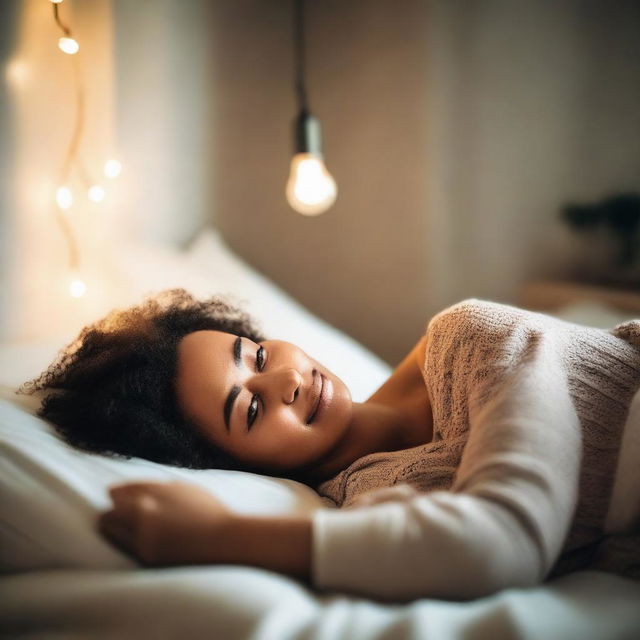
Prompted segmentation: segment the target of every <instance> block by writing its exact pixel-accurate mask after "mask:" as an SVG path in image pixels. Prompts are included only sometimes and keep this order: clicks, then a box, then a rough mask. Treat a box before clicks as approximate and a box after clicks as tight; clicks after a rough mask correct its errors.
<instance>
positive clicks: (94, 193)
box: [89, 184, 106, 202]
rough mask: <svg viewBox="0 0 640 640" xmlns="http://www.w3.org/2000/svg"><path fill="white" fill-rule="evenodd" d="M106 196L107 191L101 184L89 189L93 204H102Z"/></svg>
mask: <svg viewBox="0 0 640 640" xmlns="http://www.w3.org/2000/svg"><path fill="white" fill-rule="evenodd" d="M105 195H106V191H105V190H104V189H103V188H102V187H101V186H100V185H99V184H94V185H92V186H91V187H89V200H91V201H92V202H102V201H103V200H104V197H105Z"/></svg>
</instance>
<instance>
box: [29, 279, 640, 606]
mask: <svg viewBox="0 0 640 640" xmlns="http://www.w3.org/2000/svg"><path fill="white" fill-rule="evenodd" d="M639 386H640V322H630V323H625V324H623V325H619V326H618V327H617V328H616V329H613V330H611V331H610V332H607V331H604V330H599V329H590V328H586V327H581V326H578V325H574V324H569V323H565V322H562V321H560V320H556V319H553V318H550V317H548V316H545V315H542V314H537V313H532V312H528V311H523V310H520V309H517V308H514V307H510V306H506V305H500V304H496V303H491V302H484V301H479V300H467V301H464V302H462V303H460V304H458V305H455V306H453V307H450V308H448V309H446V310H444V311H442V312H441V313H439V314H438V315H436V316H435V317H434V318H432V319H431V321H430V322H429V324H428V327H427V330H426V333H425V334H424V335H423V336H421V337H420V339H419V340H418V342H417V343H416V345H415V347H414V348H413V349H412V350H411V352H410V353H409V354H408V355H407V356H406V357H405V358H404V360H403V361H402V362H401V363H400V364H399V365H398V367H397V368H396V369H395V371H394V372H393V374H392V375H391V377H390V378H389V379H388V380H387V381H386V382H385V383H384V384H383V385H382V386H381V387H380V388H379V389H378V390H377V391H376V392H375V393H374V394H373V395H372V396H371V397H370V398H369V399H368V400H367V401H366V402H364V403H356V402H352V400H351V396H350V393H349V390H348V389H347V387H346V386H345V384H344V383H343V382H342V381H341V380H340V379H339V378H337V377H336V376H335V375H334V374H333V373H331V371H329V370H328V369H326V368H325V367H324V366H323V365H322V364H321V363H320V362H317V361H316V360H313V359H312V358H310V357H309V356H307V355H306V354H305V353H304V352H303V351H302V350H301V349H299V348H298V347H296V346H295V345H293V344H290V343H288V342H282V341H278V340H265V339H264V338H263V336H261V335H260V333H259V331H258V330H257V329H256V328H255V326H254V325H253V323H252V321H251V319H250V318H248V317H247V316H246V315H245V314H243V313H242V312H240V311H239V310H237V309H235V308H233V307H231V306H229V305H227V304H226V303H224V302H223V301H221V300H220V299H209V300H202V301H198V300H196V299H194V298H193V297H192V296H191V295H190V294H189V293H187V292H186V291H184V290H182V289H175V290H169V291H165V292H163V293H162V294H160V295H158V296H156V297H152V298H149V299H147V300H146V301H145V302H144V303H142V304H141V305H139V306H136V307H132V308H130V309H127V310H116V311H114V312H112V313H111V314H109V315H108V316H107V317H106V318H104V319H103V320H101V321H99V322H97V323H95V324H93V325H91V326H89V327H86V328H85V329H83V331H82V332H81V334H80V336H79V337H78V338H77V340H76V341H75V342H74V343H73V344H71V345H69V347H67V349H66V350H64V351H63V352H61V355H60V356H59V358H58V360H57V361H56V362H54V363H53V364H52V365H51V366H50V367H49V369H48V370H47V371H45V372H44V373H43V374H42V375H41V376H40V377H39V378H38V379H37V380H35V381H32V382H30V383H27V384H25V385H23V391H27V392H33V391H35V390H43V391H45V397H44V399H43V403H42V407H41V409H40V415H42V416H43V417H45V418H48V419H50V420H51V421H52V422H54V423H55V424H56V426H57V428H58V429H59V431H60V432H61V433H62V434H63V435H64V436H65V438H66V439H67V440H68V441H69V442H70V443H72V444H74V445H76V446H78V447H81V448H83V449H86V450H90V451H94V452H102V453H117V454H123V455H126V456H139V457H143V458H147V459H150V460H154V461H157V462H161V463H166V464H172V465H180V466H187V467H192V468H219V469H239V470H245V471H253V472H256V473H262V474H267V475H272V476H281V477H288V478H293V479H296V480H299V481H301V482H304V483H305V484H307V485H309V486H311V487H313V488H314V489H316V490H317V491H318V492H319V493H320V494H321V495H323V496H325V497H327V498H330V499H331V500H333V501H334V502H335V503H336V505H337V506H339V507H343V509H320V510H318V511H316V512H314V513H313V514H312V515H310V516H304V517H302V516H286V517H285V516H278V517H273V516H271V517H266V516H247V515H241V514H238V513H235V512H232V511H230V510H229V509H228V508H227V507H226V506H225V505H223V504H222V503H221V502H219V501H217V500H216V499H215V498H214V497H213V496H212V495H211V494H209V493H207V492H205V491H204V490H202V489H200V488H197V487H195V486H191V485H187V484H180V483H174V484H159V483H151V482H149V483H140V482H138V483H135V484H126V485H121V486H117V487H114V488H112V490H111V498H112V500H113V508H112V509H111V510H110V511H108V512H107V513H105V514H103V515H102V517H101V518H100V521H99V528H100V531H101V532H102V533H103V534H104V535H105V536H107V537H108V538H109V539H110V540H111V541H112V542H113V543H115V544H116V545H117V546H118V547H120V548H121V549H123V550H125V551H126V552H128V553H130V554H132V555H134V556H135V557H137V558H138V559H139V560H140V561H141V562H142V563H143V564H145V565H150V566H162V565H175V564H187V563H189V564H191V563H194V564H230V563H231V564H245V565H252V566H257V567H262V568H265V569H269V570H273V571H277V572H281V573H285V574H289V575H292V576H296V577H298V578H301V579H304V580H307V581H308V582H309V583H310V584H312V585H313V586H314V587H316V588H325V589H340V590H348V591H352V592H355V593H357V594H359V595H366V596H372V597H376V598H379V599H391V600H396V599H406V598H417V597H447V598H472V597H478V596H482V595H486V594H489V593H492V592H494V591H496V590H498V589H501V588H505V587H510V586H525V585H533V584H536V583H538V582H541V581H543V580H544V579H545V578H548V577H550V576H555V575H559V574H561V573H564V572H567V571H571V570H575V569H579V568H585V567H590V568H599V569H603V570H610V571H615V572H618V573H624V574H625V575H630V576H634V577H640V571H639V570H638V560H639V559H640V558H639V556H640V553H638V552H637V549H638V545H637V542H638V537H637V536H638V506H639V503H640V499H639V497H638V496H637V495H635V496H620V495H618V494H619V491H617V490H616V486H615V485H617V484H618V483H617V482H616V483H614V479H615V478H616V470H617V472H618V477H619V476H620V475H621V474H625V473H626V474H628V473H630V472H631V473H633V472H634V469H635V467H637V463H636V464H635V465H632V466H633V467H634V469H631V470H630V469H629V468H626V469H623V468H622V467H623V466H624V465H622V464H620V465H618V464H617V463H618V460H622V456H620V455H619V454H620V451H621V443H622V442H623V432H625V421H626V419H627V414H628V412H629V406H630V403H631V400H632V396H633V394H634V392H635V391H636V390H637V389H638V387H639ZM632 428H634V429H638V428H639V427H637V426H636V427H632V425H630V424H627V427H626V432H629V431H630V430H631V429H632ZM625 436H626V433H625ZM624 441H625V442H626V437H625V440H624ZM636 441H637V436H636ZM636 486H637V485H636ZM630 500H632V501H633V502H630ZM351 507H360V508H356V509H354V508H351ZM362 507H367V508H362ZM634 536H635V537H634ZM634 542H635V544H634ZM634 554H635V556H634ZM634 562H635V565H634ZM634 567H635V568H634Z"/></svg>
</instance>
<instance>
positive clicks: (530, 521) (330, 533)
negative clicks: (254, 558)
mask: <svg viewBox="0 0 640 640" xmlns="http://www.w3.org/2000/svg"><path fill="white" fill-rule="evenodd" d="M523 353H524V355H523V357H522V359H521V360H520V361H519V362H518V364H517V366H516V367H515V368H514V369H513V371H512V373H511V375H509V376H507V377H506V378H504V379H503V380H502V381H501V384H500V386H499V389H498V390H497V391H496V392H495V393H492V394H491V396H490V400H489V401H488V402H485V403H484V404H483V405H482V406H474V405H473V403H471V404H470V414H469V422H470V435H469V440H468V442H467V446H466V448H465V450H464V453H463V456H462V460H461V463H460V467H459V469H458V473H457V476H456V480H455V483H454V485H453V487H452V491H435V492H432V493H428V494H418V495H414V494H413V493H412V492H407V495H406V497H404V498H402V497H401V498H399V499H398V500H397V501H394V502H385V503H382V504H376V505H373V506H369V507H362V508H356V509H351V510H349V509H347V510H335V509H320V510H318V511H316V512H315V513H314V516H313V556H312V580H313V583H314V586H315V587H316V588H318V589H325V590H327V589H328V590H340V591H348V592H352V593H355V594H357V595H360V596H366V597H372V598H376V599H380V600H385V601H407V600H411V599H415V598H421V597H436V598H449V599H471V598H477V597H481V596H486V595H488V594H491V593H493V592H495V591H497V590H500V589H503V588H507V587H518V586H528V585H534V584H536V583H539V582H540V581H542V580H543V579H544V578H545V576H546V574H547V573H548V571H549V570H550V568H551V566H552V565H553V563H554V561H555V559H556V558H557V556H558V555H559V554H560V551H561V548H562V544H563V541H564V538H565V536H566V534H567V531H568V528H569V525H570V521H571V517H572V514H573V511H574V509H575V505H576V500H577V486H578V475H579V467H580V450H581V447H580V442H581V441H580V437H581V436H580V426H579V421H578V417H577V415H576V412H575V409H574V407H573V404H572V401H571V398H570V395H569V391H568V388H567V381H566V376H565V374H564V371H563V369H562V367H561V365H560V362H559V358H558V356H557V350H556V349H555V348H554V345H553V336H552V335H547V334H545V333H542V332H539V333H533V334H532V335H531V336H530V338H529V343H528V345H527V348H526V349H525V350H524V352H523ZM487 383H488V384H490V383H491V381H490V380H487Z"/></svg>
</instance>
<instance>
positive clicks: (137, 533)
mask: <svg viewBox="0 0 640 640" xmlns="http://www.w3.org/2000/svg"><path fill="white" fill-rule="evenodd" d="M109 495H110V496H111V499H112V500H113V508H112V509H111V510H110V511H107V512H105V513H103V514H102V515H101V516H100V518H99V521H98V528H99V530H100V532H101V533H102V534H103V535H104V536H106V537H107V538H108V539H109V540H110V541H111V542H113V543H114V544H115V545H116V546H117V547H119V548H120V549H122V550H123V551H125V552H126V553H128V554H130V555H132V556H134V557H135V558H137V559H138V560H139V561H140V562H141V563H142V564H144V565H149V566H162V565H175V564H210V563H224V562H226V558H225V552H226V550H227V549H228V543H229V537H230V530H231V526H232V524H233V523H234V521H235V519H236V517H237V515H236V514H235V513H234V512H232V511H230V510H229V509H228V508H227V507H226V506H225V505H224V504H222V503H221V502H220V501H219V500H217V499H216V498H215V497H213V496H212V495H211V494H210V493H209V492H207V491H205V490H204V489H201V488H200V487H197V486H195V485H191V484H186V483H182V482H171V483H158V482H135V483H131V484H123V485H118V486H115V487H111V489H110V490H109Z"/></svg>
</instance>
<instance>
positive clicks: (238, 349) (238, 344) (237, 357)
mask: <svg viewBox="0 0 640 640" xmlns="http://www.w3.org/2000/svg"><path fill="white" fill-rule="evenodd" d="M233 361H234V362H235V363H236V367H241V366H242V338H241V337H240V336H238V337H237V338H236V339H235V340H234V341H233Z"/></svg>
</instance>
